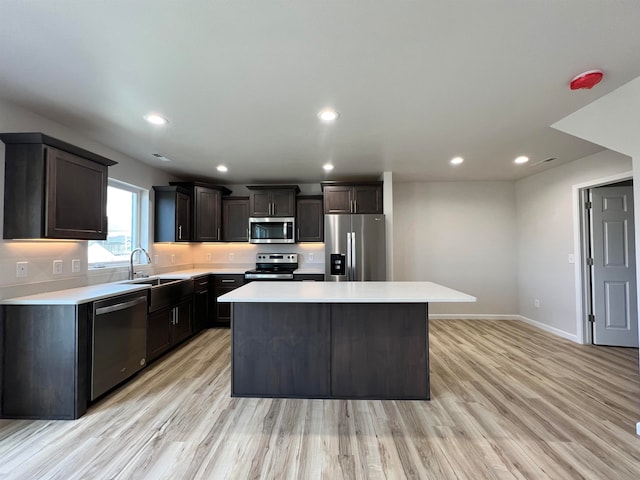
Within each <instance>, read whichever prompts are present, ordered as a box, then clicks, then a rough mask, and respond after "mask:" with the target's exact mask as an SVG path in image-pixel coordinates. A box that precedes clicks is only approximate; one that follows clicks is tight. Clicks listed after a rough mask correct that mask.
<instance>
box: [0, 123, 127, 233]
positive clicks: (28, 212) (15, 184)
mask: <svg viewBox="0 0 640 480" xmlns="http://www.w3.org/2000/svg"><path fill="white" fill-rule="evenodd" d="M0 140H2V141H3V142H4V143H5V144H6V148H5V181H4V229H3V237H4V238H6V239H23V238H24V239H30V238H54V239H58V238H59V239H77V240H104V239H106V238H107V233H108V225H107V180H108V173H107V169H108V167H109V166H111V165H115V163H116V162H114V161H112V160H109V159H107V158H104V157H101V156H99V155H96V154H94V153H91V152H88V151H86V150H83V149H81V148H78V147H75V146H73V145H70V144H68V143H65V142H62V141H60V140H57V139H55V138H52V137H49V136H47V135H43V134H41V133H3V134H0Z"/></svg>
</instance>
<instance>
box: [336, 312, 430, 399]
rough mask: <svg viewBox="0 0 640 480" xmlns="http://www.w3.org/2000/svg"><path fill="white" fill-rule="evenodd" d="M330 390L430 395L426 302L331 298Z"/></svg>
mask: <svg viewBox="0 0 640 480" xmlns="http://www.w3.org/2000/svg"><path fill="white" fill-rule="evenodd" d="M331 315H332V319H333V320H332V324H331V333H332V336H331V365H332V375H331V393H332V395H333V396H335V397H340V398H393V399H428V398H429V359H428V328H427V305H426V304H395V303H394V304H388V303H387V304H333V305H332V307H331Z"/></svg>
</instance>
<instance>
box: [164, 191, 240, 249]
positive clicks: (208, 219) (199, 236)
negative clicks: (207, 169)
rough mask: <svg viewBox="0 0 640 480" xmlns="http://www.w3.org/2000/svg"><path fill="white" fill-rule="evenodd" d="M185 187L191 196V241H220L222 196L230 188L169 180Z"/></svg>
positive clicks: (228, 192)
mask: <svg viewBox="0 0 640 480" xmlns="http://www.w3.org/2000/svg"><path fill="white" fill-rule="evenodd" d="M169 184H170V185H172V186H179V187H182V188H186V189H187V190H188V191H189V194H190V196H191V218H192V222H191V237H190V240H191V241H192V242H220V241H221V240H222V197H223V195H229V194H230V193H231V190H229V189H228V188H226V187H222V186H219V185H211V184H208V183H201V182H169Z"/></svg>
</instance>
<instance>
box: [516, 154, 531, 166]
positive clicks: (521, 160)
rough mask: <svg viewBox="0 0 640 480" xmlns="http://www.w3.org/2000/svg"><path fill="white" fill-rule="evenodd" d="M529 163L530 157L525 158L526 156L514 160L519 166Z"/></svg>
mask: <svg viewBox="0 0 640 480" xmlns="http://www.w3.org/2000/svg"><path fill="white" fill-rule="evenodd" d="M528 161H529V157H525V156H524V155H522V156H520V157H518V158H516V159H515V160H514V163H518V164H522V163H527V162H528Z"/></svg>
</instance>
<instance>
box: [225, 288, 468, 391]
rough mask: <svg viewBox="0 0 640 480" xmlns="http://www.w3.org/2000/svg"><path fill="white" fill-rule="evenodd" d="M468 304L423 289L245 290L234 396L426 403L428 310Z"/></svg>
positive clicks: (446, 291)
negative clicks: (432, 305) (441, 305)
mask: <svg viewBox="0 0 640 480" xmlns="http://www.w3.org/2000/svg"><path fill="white" fill-rule="evenodd" d="M475 300H476V299H475V297H472V296H471V295H467V294H464V293H461V292H458V291H456V290H452V289H450V288H447V287H444V286H442V285H437V284H435V283H431V282H308V283H307V282H253V283H250V284H248V285H244V286H242V287H240V288H238V289H236V290H234V291H232V292H230V293H227V294H225V295H222V296H220V297H218V302H230V303H232V318H231V337H232V338H231V394H232V396H237V397H287V398H361V399H429V398H430V397H429V321H428V304H429V303H430V302H474V301H475Z"/></svg>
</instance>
